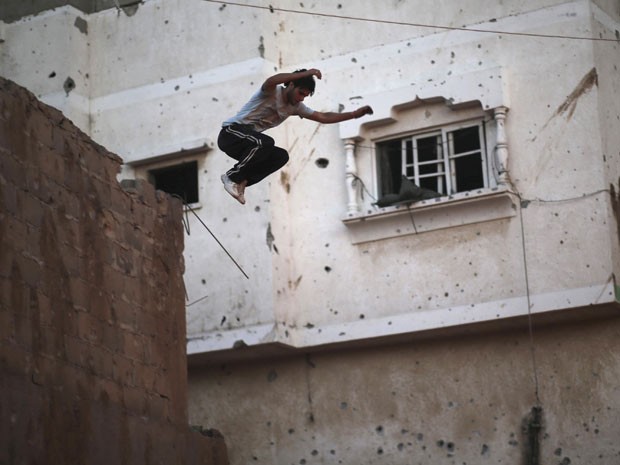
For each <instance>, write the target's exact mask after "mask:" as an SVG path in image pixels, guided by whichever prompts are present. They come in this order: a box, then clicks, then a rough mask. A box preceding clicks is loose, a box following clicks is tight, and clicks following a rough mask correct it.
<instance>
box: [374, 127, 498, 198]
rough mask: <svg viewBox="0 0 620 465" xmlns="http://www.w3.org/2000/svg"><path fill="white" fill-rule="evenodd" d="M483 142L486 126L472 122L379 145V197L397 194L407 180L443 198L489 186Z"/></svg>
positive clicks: (377, 149) (377, 148) (377, 152)
mask: <svg viewBox="0 0 620 465" xmlns="http://www.w3.org/2000/svg"><path fill="white" fill-rule="evenodd" d="M484 140H485V136H484V125H483V123H482V122H479V123H474V124H472V123H471V122H470V123H468V124H464V125H459V126H450V127H445V128H442V129H439V130H435V131H430V132H424V133H420V134H413V135H410V136H407V137H402V138H398V139H390V140H386V141H381V142H378V143H377V144H376V154H377V172H378V188H379V195H380V197H383V198H385V197H386V196H390V195H393V194H398V192H399V190H400V189H401V184H402V182H403V179H404V178H407V179H409V180H410V181H412V182H413V183H414V184H416V185H417V186H419V187H421V188H422V189H424V190H427V191H432V192H434V193H437V194H440V195H452V194H456V193H457V192H465V191H470V190H474V189H479V188H483V187H488V184H489V182H488V175H487V171H488V170H487V155H486V147H485V143H484Z"/></svg>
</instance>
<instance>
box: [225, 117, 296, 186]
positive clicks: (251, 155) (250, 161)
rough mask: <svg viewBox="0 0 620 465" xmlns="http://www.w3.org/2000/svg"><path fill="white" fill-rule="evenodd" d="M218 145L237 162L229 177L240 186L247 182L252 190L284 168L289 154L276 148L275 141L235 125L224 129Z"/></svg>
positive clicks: (229, 171)
mask: <svg viewBox="0 0 620 465" xmlns="http://www.w3.org/2000/svg"><path fill="white" fill-rule="evenodd" d="M217 145H218V147H219V148H220V150H222V151H223V152H225V153H226V154H227V155H228V156H229V157H231V158H234V159H235V160H237V163H236V164H235V166H233V167H232V168H231V169H229V170H228V171H227V172H226V174H227V175H228V177H229V178H230V179H231V180H232V181H233V182H236V183H240V182H242V181H244V180H247V182H248V183H247V185H248V186H251V185H252V184H256V183H257V182H259V181H260V180H262V179H264V178H265V177H267V176H269V175H270V174H271V173H273V172H274V171H277V170H279V169H280V168H282V167H283V166H284V165H285V164H286V162H287V161H288V152H287V151H286V150H284V149H282V148H280V147H276V146H275V141H274V140H273V139H272V138H271V137H269V136H267V135H265V134H263V133H261V132H257V131H255V130H254V129H252V128H251V127H250V126H246V125H241V124H232V125H230V126H227V127H224V128H222V130H221V131H220V135H219V137H218V138H217Z"/></svg>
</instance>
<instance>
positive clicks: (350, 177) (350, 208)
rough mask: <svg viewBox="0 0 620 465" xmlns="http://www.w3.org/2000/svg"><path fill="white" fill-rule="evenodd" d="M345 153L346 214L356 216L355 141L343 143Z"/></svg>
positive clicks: (357, 206) (358, 208)
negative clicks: (347, 200)
mask: <svg viewBox="0 0 620 465" xmlns="http://www.w3.org/2000/svg"><path fill="white" fill-rule="evenodd" d="M344 152H345V157H346V158H345V170H346V173H345V180H346V183H347V196H348V199H349V202H348V203H347V213H348V214H356V213H358V212H359V211H360V206H359V203H358V188H357V186H356V184H357V182H356V180H357V164H356V162H355V141H354V140H353V139H347V140H345V142H344Z"/></svg>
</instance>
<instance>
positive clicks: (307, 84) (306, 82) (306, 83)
mask: <svg viewBox="0 0 620 465" xmlns="http://www.w3.org/2000/svg"><path fill="white" fill-rule="evenodd" d="M304 71H307V70H306V69H298V70H295V71H293V73H303V72H304ZM291 83H292V84H293V87H299V88H301V89H307V90H309V91H310V95H312V94H314V88H315V86H316V83H315V82H314V76H305V77H300V78H299V79H293V80H292V81H289V82H287V83H286V84H285V86H284V87H288V85H289V84H291Z"/></svg>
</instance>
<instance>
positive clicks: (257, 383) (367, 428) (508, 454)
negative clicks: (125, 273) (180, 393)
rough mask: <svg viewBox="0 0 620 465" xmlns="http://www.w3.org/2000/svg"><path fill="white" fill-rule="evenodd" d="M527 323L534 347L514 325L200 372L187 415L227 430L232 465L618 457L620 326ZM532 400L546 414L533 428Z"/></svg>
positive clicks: (414, 464) (195, 373)
mask: <svg viewBox="0 0 620 465" xmlns="http://www.w3.org/2000/svg"><path fill="white" fill-rule="evenodd" d="M547 323H549V322H547ZM535 328H536V329H535V333H534V334H535V336H534V346H532V344H531V343H530V337H529V334H528V329H527V321H526V320H522V321H521V322H520V323H519V324H516V325H515V326H512V327H510V328H504V329H497V328H496V329H494V330H490V328H486V329H485V328H477V330H476V331H474V332H471V333H465V334H451V335H449V334H443V335H437V334H435V335H432V336H430V337H417V338H416V337H415V336H412V337H410V338H409V339H408V340H407V341H401V342H400V343H398V344H393V345H388V346H381V347H367V348H363V349H355V350H346V349H344V350H330V351H325V352H318V353H312V354H302V353H300V354H298V355H295V356H291V357H285V358H276V359H268V360H264V361H262V362H261V363H257V362H255V361H249V362H239V363H223V364H220V365H213V366H210V367H196V369H190V379H191V382H190V417H191V418H195V419H197V420H198V419H200V420H201V421H204V419H208V420H209V422H211V423H214V424H218V425H222V426H223V428H224V430H223V432H224V435H225V436H226V438H227V441H229V444H234V445H235V446H233V447H232V448H231V463H239V464H241V463H259V464H260V463H279V464H306V465H311V464H346V463H359V464H363V465H366V464H411V465H419V464H422V465H427V464H433V465H444V464H445V465H452V464H459V465H461V464H487V463H488V464H499V463H502V464H515V465H522V464H533V463H545V464H554V465H558V464H562V465H566V464H574V463H588V464H605V465H613V464H615V463H617V462H618V460H619V457H620V448H619V447H618V445H617V441H616V440H615V438H616V437H617V435H618V433H619V432H620V431H619V429H618V428H619V425H618V421H617V418H618V414H619V413H620V396H619V394H618V389H617V382H616V379H617V376H618V375H619V373H618V371H619V370H620V359H619V358H618V335H619V331H620V320H619V319H618V318H617V316H615V317H613V318H612V319H602V320H590V321H586V322H584V321H580V322H579V323H574V322H564V323H561V322H557V321H556V322H552V323H550V324H544V325H543V324H541V323H540V322H537V324H536V327H535ZM489 330H490V331H489ZM532 350H535V358H536V365H535V366H536V368H537V369H536V370H534V368H533V365H532V352H531V351H532ZM535 378H537V381H538V392H539V397H540V403H539V401H538V400H537V398H536V383H535ZM204 393H209V396H210V397H212V398H214V399H218V401H217V402H211V401H208V400H207V399H206V397H205V395H204ZM535 406H542V422H541V429H540V430H539V431H538V432H537V435H536V434H534V435H532V434H531V431H530V430H529V429H528V427H529V428H531V426H532V425H533V422H532V420H533V418H532V408H533V407H535ZM233 408H234V411H235V412H237V413H236V417H237V420H236V421H231V419H230V411H231V409H233ZM533 437H535V438H536V439H537V440H538V441H539V445H540V455H539V456H536V455H535V454H533V453H532V451H531V449H532V445H533V440H532V438H533ZM241 443H243V444H244V446H243V447H237V446H236V445H237V444H241ZM536 459H538V460H539V461H538V462H536V461H535V460H536Z"/></svg>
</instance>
